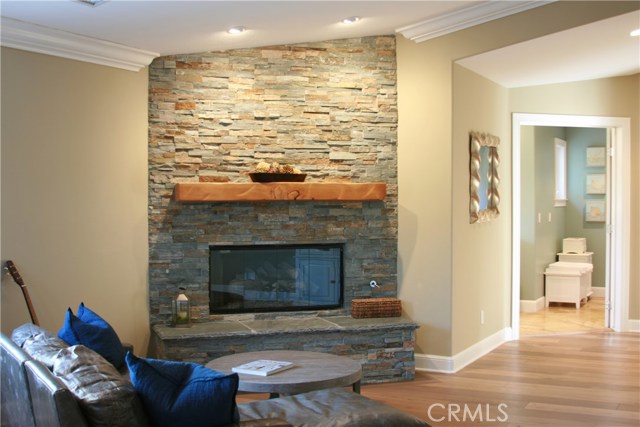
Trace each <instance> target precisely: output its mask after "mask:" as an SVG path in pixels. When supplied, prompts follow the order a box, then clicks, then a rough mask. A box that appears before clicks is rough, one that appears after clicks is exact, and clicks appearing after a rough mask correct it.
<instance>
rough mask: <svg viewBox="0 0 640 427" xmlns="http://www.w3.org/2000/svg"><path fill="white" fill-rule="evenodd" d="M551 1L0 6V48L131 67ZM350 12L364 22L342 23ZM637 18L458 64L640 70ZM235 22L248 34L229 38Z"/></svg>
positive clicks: (443, 21)
mask: <svg viewBox="0 0 640 427" xmlns="http://www.w3.org/2000/svg"><path fill="white" fill-rule="evenodd" d="M549 2H550V0H535V1H478V0H469V1H458V0H456V1H431V0H428V1H425V0H413V1H364V0H357V1H338V0H322V1H300V0H298V1H294V0H289V1H242V0H236V1H214V0H209V1H169V0H141V1H131V0H108V1H105V2H103V3H102V4H100V5H98V6H88V5H86V4H82V3H81V2H79V1H77V0H48V1H30V0H21V1H12V0H1V1H0V14H1V15H2V33H1V34H2V37H1V38H0V43H1V44H2V45H3V46H8V47H14V48H18V49H25V50H30V51H34V52H40V53H47V54H53V55H58V56H63V57H67V58H74V59H79V60H86V61H89V62H95V63H100V64H104V65H110V66H116V67H120V68H125V69H131V70H137V69H140V68H141V67H142V66H144V65H147V64H148V63H149V62H150V61H151V60H152V59H153V58H154V57H156V56H160V55H168V54H174V53H193V52H204V51H211V50H227V49H237V48H248V47H258V46H266V45H280V44H292V43H302V42H312V41H322V40H331V39H339V38H349V37H361V36H368V35H380V34H393V33H396V32H397V33H400V34H402V35H404V36H405V37H407V38H410V39H411V40H414V41H416V42H419V41H422V40H426V39H429V38H432V37H437V36H439V35H442V34H446V33H448V32H452V31H456V30H459V29H463V28H467V27H469V26H473V25H477V24H479V23H483V22H487V21H489V20H492V19H496V18H499V17H502V16H507V15H509V14H512V13H517V12H520V11H523V10H526V9H530V8H532V7H538V6H542V5H544V4H546V3H549ZM353 15H356V16H360V17H361V18H362V19H361V21H360V22H358V23H356V24H353V25H345V24H342V23H341V22H340V21H341V19H343V18H345V17H348V16H353ZM634 20H635V22H636V24H637V25H636V28H637V27H640V18H639V16H638V13H637V12H636V13H635V14H628V15H624V16H621V17H617V18H612V19H610V20H606V21H601V22H599V23H594V24H591V25H593V27H592V26H585V27H580V28H577V29H575V30H571V31H567V32H563V33H558V34H555V35H552V36H548V37H544V38H541V39H537V40H533V41H529V42H526V43H523V44H520V45H517V46H512V47H508V48H505V49H501V50H498V51H494V52H490V53H487V54H483V55H479V56H477V57H474V58H467V59H464V60H462V61H461V63H462V64H463V65H464V66H466V67H468V68H471V69H473V70H475V71H476V72H478V73H480V74H482V75H485V76H486V77H488V78H490V79H492V80H494V81H496V82H498V83H500V84H502V85H504V86H507V87H515V86H527V85H531V84H540V83H539V82H541V83H550V82H558V81H566V79H567V78H570V80H580V79H584V78H598V77H609V76H613V75H624V74H630V73H634V72H635V73H637V72H639V71H640V70H639V68H640V64H639V63H640V60H639V59H638V53H639V51H640V45H639V43H640V39H639V38H635V39H631V38H630V37H629V36H628V34H629V31H631V29H633V28H627V27H629V25H631V24H632V23H633V22H634ZM608 21H611V22H608ZM236 25H241V26H244V27H246V28H247V31H246V32H245V33H243V34H240V35H237V36H232V35H230V34H227V33H226V30H227V29H228V28H229V27H231V26H236ZM630 40H631V41H630ZM534 52H535V53H536V55H533V53H534ZM634 62H635V68H634V67H632V65H633V64H632V65H630V64H631V63H634ZM586 71H589V73H586Z"/></svg>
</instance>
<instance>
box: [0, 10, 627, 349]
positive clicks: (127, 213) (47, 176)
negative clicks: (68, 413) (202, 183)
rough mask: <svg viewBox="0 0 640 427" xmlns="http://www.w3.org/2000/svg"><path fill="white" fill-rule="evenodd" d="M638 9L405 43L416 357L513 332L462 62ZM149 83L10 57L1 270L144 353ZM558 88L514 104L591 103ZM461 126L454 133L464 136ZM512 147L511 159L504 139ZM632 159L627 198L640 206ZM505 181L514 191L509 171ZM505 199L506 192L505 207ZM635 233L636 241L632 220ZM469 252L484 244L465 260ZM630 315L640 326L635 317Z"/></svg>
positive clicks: (16, 305) (504, 257)
mask: <svg viewBox="0 0 640 427" xmlns="http://www.w3.org/2000/svg"><path fill="white" fill-rule="evenodd" d="M632 8H637V4H633V2H626V3H624V4H623V3H619V2H556V3H553V4H550V5H547V6H543V7H540V8H536V9H533V10H531V11H528V12H526V13H523V14H519V15H516V16H512V17H509V18H504V19H500V20H498V21H495V22H492V23H488V24H484V25H480V26H477V27H474V28H471V29H468V30H464V31H461V32H458V33H455V34H452V35H449V36H445V37H441V38H438V39H435V40H432V41H428V42H423V43H419V44H417V43H414V42H412V41H409V40H406V39H404V38H403V37H398V89H399V116H400V117H399V134H398V136H399V141H398V162H399V176H398V180H399V189H400V190H399V261H398V262H399V265H398V273H399V290H400V296H401V298H402V299H403V307H404V308H405V310H406V311H407V312H408V314H409V315H411V316H412V317H413V318H414V319H415V320H416V321H418V323H419V324H420V326H421V327H420V329H419V330H418V333H417V351H418V352H419V353H426V354H435V355H452V354H454V353H455V352H458V351H460V349H462V348H464V347H466V346H468V345H470V344H472V343H475V342H478V341H480V340H482V339H484V338H486V337H487V336H489V335H491V334H493V333H495V332H498V331H499V330H500V329H502V328H503V327H504V326H505V325H507V324H508V317H507V315H506V313H507V312H508V306H509V304H508V301H506V300H505V296H506V295H505V293H504V292H505V289H506V286H508V284H507V281H508V278H509V271H510V270H509V269H510V262H509V260H510V253H509V252H508V251H509V245H507V244H505V243H504V242H506V241H507V240H508V239H510V233H509V232H508V231H507V229H508V227H507V224H508V223H509V219H508V218H509V217H508V213H507V214H505V211H504V209H503V216H502V217H501V218H500V219H499V220H498V222H496V223H493V224H486V225H478V227H475V228H469V227H470V226H468V224H463V222H462V221H463V220H462V218H463V216H466V212H467V205H466V202H465V201H464V198H465V196H464V194H465V192H466V191H467V189H466V185H465V187H464V188H462V183H463V182H464V177H465V176H467V175H466V173H467V172H466V165H467V164H468V155H465V156H461V155H460V153H462V151H464V150H463V147H462V142H461V141H462V139H461V138H460V137H456V138H457V139H455V140H454V131H453V115H452V111H453V108H454V106H453V62H454V61H455V60H457V59H460V58H463V57H466V56H470V55H474V54H477V53H481V52H485V51H489V50H492V49H496V48H499V47H503V46H506V45H509V44H513V43H517V42H520V41H524V40H527V39H530V38H533V37H537V36H540V35H544V34H547V33H551V32H554V31H559V30H562V29H565V28H569V27H571V26H576V25H580V24H583V23H587V22H590V21H593V20H597V19H604V18H606V17H609V16H613V15H616V14H619V13H624V12H626V11H629V10H632ZM467 77H468V78H469V79H470V80H469V81H473V80H475V79H476V77H475V76H472V75H469V76H467ZM634 79H635V80H634ZM631 81H632V83H631V86H629V85H622V86H623V87H621V88H618V87H617V86H618V84H613V85H612V86H611V87H609V88H608V89H606V90H615V91H618V90H622V91H623V93H621V94H620V96H621V99H617V100H616V101H615V102H613V101H611V102H612V103H613V104H614V105H611V111H610V112H609V113H608V114H613V113H614V111H617V110H616V109H618V108H619V109H621V111H624V113H625V114H626V115H631V114H635V116H634V117H636V120H634V122H633V123H632V126H633V129H634V134H633V135H632V138H633V141H634V144H635V145H634V148H633V151H632V155H633V156H634V159H638V144H637V142H638V133H637V128H638V121H637V115H638V107H637V99H638V96H637V95H638V82H637V76H636V77H634V78H633V79H631ZM634 82H635V83H634ZM605 83H607V82H605ZM609 83H610V82H609ZM147 84H148V82H147V73H146V71H141V72H139V73H133V72H129V71H122V70H115V69H111V68H108V67H102V66H97V65H91V64H84V63H79V62H75V61H71V60H65V59H60V58H53V57H49V56H45V55H38V54H31V53H26V52H21V51H16V50H12V49H7V48H3V49H2V156H1V157H2V165H1V173H2V179H1V182H2V197H1V205H2V228H1V233H2V236H1V245H0V248H1V255H2V259H3V260H6V259H13V260H14V261H15V262H16V263H17V264H18V267H19V269H20V270H21V272H22V274H23V276H24V277H25V279H26V281H27V284H28V285H29V289H30V291H31V294H32V298H33V301H34V304H35V305H36V309H37V311H38V314H39V316H40V317H41V322H42V324H43V325H44V326H46V327H48V328H51V329H57V328H59V327H60V325H61V324H62V319H63V315H64V310H65V309H66V308H67V307H68V306H72V307H73V308H74V309H75V308H76V307H77V305H78V303H79V302H80V301H84V302H85V303H87V304H88V305H90V306H92V307H94V308H95V310H96V311H97V312H98V313H100V314H102V315H103V316H104V317H106V318H107V319H108V320H109V321H110V322H112V324H113V325H114V326H115V328H116V329H117V331H118V333H119V334H120V335H121V338H122V339H124V340H126V341H130V342H132V343H134V344H135V345H136V347H137V348H138V349H146V344H147V340H148V335H149V317H148V306H147V304H148V295H147V294H148V285H147V268H148V253H147V247H148V245H147V212H146V209H147V151H146V150H147ZM478 84H479V87H484V86H485V84H486V82H484V81H482V79H480V80H479V81H478ZM634 85H635V86H634ZM614 88H615V89H614ZM486 89H487V90H490V92H491V93H492V100H491V105H497V106H498V107H499V108H502V105H503V100H502V96H503V95H502V94H501V90H500V89H499V88H493V87H488V88H486ZM560 89H562V90H560V91H559V92H555V93H553V94H549V95H548V96H551V97H552V98H548V97H547V96H545V95H540V96H538V95H537V93H526V90H525V91H523V92H518V93H515V94H514V95H513V96H512V99H511V102H512V105H514V106H518V105H520V106H523V107H526V108H527V110H528V111H526V112H545V113H548V112H551V111H547V108H546V107H548V105H549V104H550V103H551V99H555V107H557V109H562V110H563V111H564V110H567V111H564V112H569V113H571V114H576V112H575V111H569V108H570V107H573V106H575V105H576V104H580V101H581V99H580V98H574V99H571V98H566V97H564V96H562V95H563V94H566V95H567V96H578V95H577V94H576V93H575V90H568V89H565V88H560ZM602 90H605V88H604V87H603V88H602ZM534 92H535V91H534ZM494 96H495V98H494ZM630 97H631V98H633V97H635V98H634V99H635V100H636V101H635V102H636V103H635V104H634V103H633V102H632V101H630V100H629V99H630ZM601 107H602V108H604V106H601ZM456 108H457V107H456ZM514 111H518V110H517V109H514ZM577 114H579V113H577ZM589 114H597V112H594V111H590V112H589ZM492 117H493V116H492ZM491 120H492V122H491V124H490V127H491V128H494V129H498V130H496V131H495V132H500V136H503V135H502V134H504V130H503V125H502V122H501V120H502V119H500V120H499V121H497V122H494V121H493V118H492V119H491ZM460 129H462V128H460ZM460 129H458V130H457V131H456V132H457V133H456V135H460V134H463V133H464V132H466V130H460ZM503 147H505V148H504V151H502V158H503V160H504V159H507V161H508V159H509V158H510V148H509V147H508V144H507V141H504V142H503ZM634 162H635V163H634V168H633V174H634V175H633V176H634V187H633V188H632V194H634V195H637V194H638V190H639V188H638V184H639V179H638V162H637V160H634ZM503 165H504V163H503ZM501 170H502V173H503V182H506V183H507V184H506V185H508V183H509V176H508V172H507V171H508V168H506V167H505V168H502V169H501ZM462 171H464V172H462ZM454 173H455V174H456V180H455V181H454V180H453V174H454ZM459 173H464V176H462V177H461V175H458V174H459ZM509 190H510V189H509V188H508V187H503V191H502V194H503V199H502V206H503V207H507V209H508V205H509V201H508V193H509ZM632 202H633V204H634V205H633V206H634V207H633V211H632V218H638V214H639V207H638V198H637V196H635V199H634V200H633V201H632ZM454 207H455V212H454ZM467 231H470V234H469V235H468V236H467V234H466V232H467ZM633 233H634V236H639V235H640V232H639V230H638V225H637V222H636V223H635V228H634V230H633ZM488 235H491V236H492V239H494V240H495V241H497V242H498V245H497V246H496V248H497V251H481V252H478V251H477V250H475V249H476V248H478V247H483V245H484V241H485V239H486V237H487V236H488ZM638 240H640V239H635V240H634V241H633V242H632V248H633V251H634V252H633V254H635V258H633V257H632V259H638ZM469 241H472V242H473V249H471V248H470V249H469V250H467V249H466V248H465V245H467V244H468V242H469ZM458 251H460V252H458ZM454 253H455V254H456V255H455V256H454V255H453V254H454ZM467 263H469V265H471V266H473V268H476V269H477V268H480V266H482V265H483V264H487V267H482V268H490V269H491V273H490V274H491V275H490V276H489V279H478V278H473V279H471V278H469V277H468V276H469V275H468V274H466V273H460V272H459V271H457V270H458V269H460V268H465V267H464V266H466V265H467ZM454 269H455V271H456V272H455V273H454ZM476 271H478V270H476ZM639 273H640V272H639V271H638V269H637V268H636V270H635V276H633V278H632V279H633V280H635V282H634V283H635V285H634V286H633V287H632V288H633V289H632V298H635V300H638V298H639V295H638V286H637V281H638V276H639ZM496 281H498V282H496ZM469 289H471V290H472V292H473V293H474V294H473V295H480V294H482V293H483V291H486V295H487V297H488V296H490V295H491V293H492V292H495V291H496V290H497V292H498V298H499V299H498V300H496V301H495V304H494V302H490V301H480V304H481V305H482V307H485V306H486V307H485V310H486V312H485V315H486V316H489V317H487V322H486V323H485V325H484V327H482V328H481V327H479V326H478V323H479V318H478V317H479V314H478V307H476V308H475V309H474V310H471V311H469V312H467V307H468V306H472V307H475V305H470V302H469V300H470V298H473V297H472V296H471V295H467V294H466V291H467V290H469ZM454 295H455V297H456V303H455V304H453V302H452V298H453V296H454ZM457 299H465V300H464V301H462V302H461V303H459V302H458V301H457ZM488 311H491V313H487V312H488ZM631 312H632V317H633V316H634V314H633V313H635V318H638V317H639V316H638V307H635V308H632V310H631ZM1 315H2V331H4V332H8V331H10V330H11V329H12V327H13V326H15V325H17V324H20V323H23V322H25V321H27V320H28V315H27V312H26V309H25V307H24V303H23V300H22V297H21V295H20V292H19V289H18V287H17V286H15V285H14V284H13V283H11V282H10V279H9V280H7V278H5V279H4V280H3V282H2V313H1ZM454 328H455V329H454ZM465 328H468V329H469V330H468V331H466V330H465ZM142 352H144V350H143V351H142Z"/></svg>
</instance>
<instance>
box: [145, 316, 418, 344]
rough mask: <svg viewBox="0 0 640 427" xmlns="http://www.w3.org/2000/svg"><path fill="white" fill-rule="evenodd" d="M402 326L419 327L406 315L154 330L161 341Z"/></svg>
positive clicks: (227, 323) (225, 322) (228, 322)
mask: <svg viewBox="0 0 640 427" xmlns="http://www.w3.org/2000/svg"><path fill="white" fill-rule="evenodd" d="M399 327H402V328H410V329H417V328H418V327H419V326H418V324H417V323H415V322H414V321H412V320H411V319H409V318H408V317H404V316H402V317H380V318H365V319H354V318H353V317H350V316H331V317H305V318H300V317H292V318H290V319H266V320H242V321H241V320H214V321H210V322H202V323H194V324H193V325H192V326H191V327H190V328H174V327H171V326H166V325H154V326H153V330H154V332H155V333H156V334H157V335H158V338H160V339H161V340H180V339H193V338H215V337H231V336H243V335H244V336H254V335H271V334H286V333H308V332H330V331H344V332H357V331H368V330H384V329H397V328H399Z"/></svg>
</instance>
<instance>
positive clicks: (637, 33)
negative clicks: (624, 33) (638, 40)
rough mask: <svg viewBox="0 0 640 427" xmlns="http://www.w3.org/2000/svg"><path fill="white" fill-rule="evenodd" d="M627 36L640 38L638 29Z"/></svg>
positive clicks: (639, 29)
mask: <svg viewBox="0 0 640 427" xmlns="http://www.w3.org/2000/svg"><path fill="white" fill-rule="evenodd" d="M629 35H630V36H633V37H638V36H640V28H638V29H637V30H633V31H631V34H629Z"/></svg>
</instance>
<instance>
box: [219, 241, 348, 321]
mask: <svg viewBox="0 0 640 427" xmlns="http://www.w3.org/2000/svg"><path fill="white" fill-rule="evenodd" d="M343 251H344V245H343V244H340V243H330V244H326V243H323V244H300V245H289V244H287V245H251V246H217V245H212V246H210V252H209V311H210V313H211V314H216V313H248V312H265V311H292V310H318V309H329V308H340V307H342V301H343V275H344V274H343V267H342V264H343Z"/></svg>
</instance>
